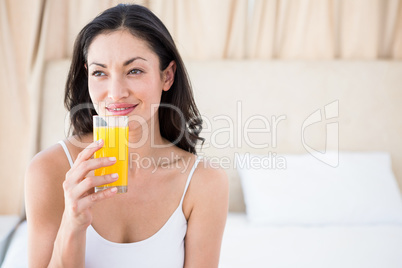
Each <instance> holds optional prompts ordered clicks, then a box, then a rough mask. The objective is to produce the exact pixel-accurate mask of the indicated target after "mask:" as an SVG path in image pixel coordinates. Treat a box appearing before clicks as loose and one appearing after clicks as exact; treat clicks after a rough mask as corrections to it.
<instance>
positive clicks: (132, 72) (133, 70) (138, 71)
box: [128, 69, 142, 74]
mask: <svg viewBox="0 0 402 268" xmlns="http://www.w3.org/2000/svg"><path fill="white" fill-rule="evenodd" d="M128 73H129V74H141V73H142V71H141V70H138V69H132V70H131V71H130V72H128Z"/></svg>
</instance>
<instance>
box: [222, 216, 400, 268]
mask: <svg viewBox="0 0 402 268" xmlns="http://www.w3.org/2000/svg"><path fill="white" fill-rule="evenodd" d="M219 267H220V268H237V267H239V268H240V267H242V268H248V267H253V268H258V267H269V268H276V267H281V268H285V267H292V268H295V267H297V268H298V267H309V268H315V267H320V268H323V267H325V268H330V267H342V268H347V267H353V268H359V267H364V268H370V267H373V268H374V267H376V268H401V267H402V225H361V226H358V225H356V226H321V227H301V226H256V225H250V224H249V223H248V222H247V219H246V215H245V214H244V213H229V215H228V220H227V224H226V229H225V233H224V237H223V242H222V249H221V259H220V266H219Z"/></svg>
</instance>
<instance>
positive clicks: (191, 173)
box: [180, 156, 202, 206]
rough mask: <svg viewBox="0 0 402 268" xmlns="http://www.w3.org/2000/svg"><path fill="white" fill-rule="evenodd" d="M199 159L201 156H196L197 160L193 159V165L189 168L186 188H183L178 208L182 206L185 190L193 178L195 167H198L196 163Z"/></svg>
mask: <svg viewBox="0 0 402 268" xmlns="http://www.w3.org/2000/svg"><path fill="white" fill-rule="evenodd" d="M201 159H202V157H201V156H197V159H195V162H194V165H193V167H192V168H191V171H190V174H189V175H188V178H187V182H186V186H185V187H184V192H183V195H182V197H181V200H180V206H181V205H182V204H183V200H184V196H185V195H186V192H187V188H188V186H189V185H190V181H191V178H192V177H193V174H194V171H195V169H196V168H197V165H198V163H199V162H200V160H201Z"/></svg>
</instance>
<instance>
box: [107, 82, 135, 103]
mask: <svg viewBox="0 0 402 268" xmlns="http://www.w3.org/2000/svg"><path fill="white" fill-rule="evenodd" d="M129 94H130V92H129V89H128V85H127V84H126V83H125V82H124V79H121V78H112V79H111V80H110V84H109V88H108V97H109V98H110V99H112V100H113V101H118V100H121V99H124V98H127V97H128V96H129Z"/></svg>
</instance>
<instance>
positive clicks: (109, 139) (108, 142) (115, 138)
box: [94, 126, 128, 193]
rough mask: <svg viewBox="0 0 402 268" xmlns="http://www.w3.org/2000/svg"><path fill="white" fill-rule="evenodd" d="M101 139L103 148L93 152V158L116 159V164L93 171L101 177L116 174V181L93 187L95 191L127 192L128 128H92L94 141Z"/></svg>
mask: <svg viewBox="0 0 402 268" xmlns="http://www.w3.org/2000/svg"><path fill="white" fill-rule="evenodd" d="M99 139H103V141H104V145H103V147H102V148H101V149H100V150H98V151H96V152H95V156H94V157H95V158H99V157H112V156H114V157H116V160H117V161H116V163H115V164H114V165H112V166H108V167H102V168H99V169H96V170H95V176H103V175H107V174H112V173H118V174H119V178H118V180H117V181H115V182H113V183H110V184H105V185H102V186H98V187H95V191H96V192H97V191H100V190H103V189H106V188H111V187H115V186H116V187H117V192H118V193H125V192H127V171H128V127H110V126H108V127H102V126H100V127H96V126H94V140H99Z"/></svg>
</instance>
